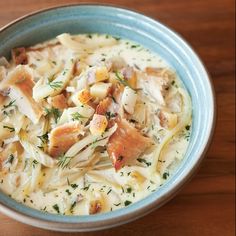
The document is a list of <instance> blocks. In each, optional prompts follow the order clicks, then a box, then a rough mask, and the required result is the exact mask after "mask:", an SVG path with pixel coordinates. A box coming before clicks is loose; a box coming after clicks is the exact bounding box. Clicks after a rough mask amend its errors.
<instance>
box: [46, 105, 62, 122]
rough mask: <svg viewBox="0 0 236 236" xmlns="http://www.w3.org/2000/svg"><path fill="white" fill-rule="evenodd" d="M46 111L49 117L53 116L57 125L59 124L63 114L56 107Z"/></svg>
mask: <svg viewBox="0 0 236 236" xmlns="http://www.w3.org/2000/svg"><path fill="white" fill-rule="evenodd" d="M45 111H46V114H47V115H49V116H53V118H54V120H55V123H57V121H58V119H59V118H60V117H61V112H60V111H59V109H57V108H55V107H52V108H45Z"/></svg>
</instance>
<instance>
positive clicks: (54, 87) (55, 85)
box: [47, 81, 63, 90]
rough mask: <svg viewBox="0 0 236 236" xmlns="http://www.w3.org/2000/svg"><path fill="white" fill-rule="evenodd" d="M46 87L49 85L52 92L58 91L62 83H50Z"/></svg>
mask: <svg viewBox="0 0 236 236" xmlns="http://www.w3.org/2000/svg"><path fill="white" fill-rule="evenodd" d="M47 85H49V86H50V87H51V88H52V89H54V90H58V89H60V88H62V85H63V82H62V81H52V82H48V83H47Z"/></svg>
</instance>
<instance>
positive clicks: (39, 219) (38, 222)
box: [0, 4, 215, 232]
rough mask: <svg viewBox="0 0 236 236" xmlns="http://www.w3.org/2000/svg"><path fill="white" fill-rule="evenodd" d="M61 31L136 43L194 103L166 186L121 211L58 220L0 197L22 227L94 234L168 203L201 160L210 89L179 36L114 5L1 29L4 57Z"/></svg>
mask: <svg viewBox="0 0 236 236" xmlns="http://www.w3.org/2000/svg"><path fill="white" fill-rule="evenodd" d="M63 32H68V33H71V34H78V33H105V34H111V35H114V36H119V37H122V38H127V39H130V40H133V41H136V42H137V43H140V44H142V45H143V46H145V47H147V48H149V49H150V50H151V51H153V52H155V53H158V54H159V55H160V56H161V57H163V58H164V59H165V60H166V61H167V62H168V63H169V64H170V65H171V66H172V67H173V68H174V69H175V70H176V72H177V74H178V75H179V77H180V78H181V80H182V81H183V83H184V85H185V87H186V88H187V90H188V92H189V93H190V95H191V98H192V107H193V126H192V134H191V138H190V145H189V147H188V150H187V153H186V155H185V158H184V159H183V161H182V163H181V164H180V166H179V168H178V169H177V171H176V172H175V173H174V175H173V176H172V178H170V179H169V180H168V181H167V183H166V184H164V185H163V186H162V187H161V188H160V189H159V190H158V191H156V192H154V193H152V194H150V195H149V196H148V197H146V198H145V199H143V200H141V201H139V202H137V203H134V204H132V205H130V206H128V207H125V208H123V209H120V210H117V211H114V212H109V213H104V214H98V215H89V216H62V215H54V214H50V213H45V212H41V211H38V210H35V209H32V208H29V207H26V206H24V205H22V204H20V203H17V202H16V201H14V200H13V199H11V198H10V197H8V196H6V195H4V194H3V193H1V192H0V211H1V212H2V213H4V214H6V215H8V216H10V217H12V218H14V219H16V220H19V221H21V222H23V223H27V224H31V225H34V226H37V227H41V228H46V229H51V230H57V231H71V232H72V231H74V232H75V231H76V232H78V231H92V230H98V229H105V228H109V227H113V226H117V225H120V224H124V223H127V222H130V221H132V220H135V219H137V218H139V217H141V216H143V215H145V214H147V213H149V212H150V211H152V210H154V209H156V208H158V207H160V206H162V205H163V204H164V203H166V202H167V201H168V200H170V199H171V198H172V197H173V196H174V195H175V194H176V192H177V191H178V190H179V189H180V188H181V186H182V185H183V184H184V183H185V182H186V181H187V180H188V179H189V178H190V176H191V175H192V174H193V172H194V171H195V170H196V168H197V167H198V165H199V163H200V161H201V160H202V159H203V156H204V154H205V152H206V149H207V147H208V145H209V141H210V138H211V136H212V132H213V128H214V120H215V118H214V117H215V102H214V92H213V87H212V84H211V82H210V79H209V76H208V74H207V72H206V69H205V68H204V66H203V64H202V62H201V61H200V59H199V58H198V56H197V55H196V53H195V52H194V51H193V50H192V49H191V47H190V46H189V45H188V44H187V43H186V42H185V41H184V40H183V39H182V38H181V37H180V36H179V35H177V34H176V33H174V32H173V31H172V30H170V29H169V28H167V27H166V26H164V25H163V24H161V23H159V22H158V21H155V20H153V19H151V18H149V17H146V16H144V15H142V14H139V13H137V12H133V11H130V10H127V9H122V8H118V7H113V6H103V5H87V4H85V5H72V6H63V7H56V8H52V9H46V10H42V11H40V12H36V13H32V14H30V15H27V16H25V17H23V18H20V19H18V20H16V21H14V22H12V23H10V24H9V25H7V26H5V27H3V28H2V29H1V30H0V42H1V43H0V55H1V56H6V57H9V55H10V50H11V48H13V47H17V46H22V45H24V46H29V45H34V44H36V43H39V42H42V41H44V40H47V39H50V38H53V37H55V36H56V35H58V34H61V33H63Z"/></svg>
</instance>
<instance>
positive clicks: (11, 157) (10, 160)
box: [6, 154, 15, 164]
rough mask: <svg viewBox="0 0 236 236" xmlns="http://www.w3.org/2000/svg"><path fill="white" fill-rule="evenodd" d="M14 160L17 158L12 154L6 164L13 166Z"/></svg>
mask: <svg viewBox="0 0 236 236" xmlns="http://www.w3.org/2000/svg"><path fill="white" fill-rule="evenodd" d="M14 158H15V157H14V156H13V154H11V155H10V156H9V157H8V159H7V161H6V164H7V163H10V164H12V162H13V160H14Z"/></svg>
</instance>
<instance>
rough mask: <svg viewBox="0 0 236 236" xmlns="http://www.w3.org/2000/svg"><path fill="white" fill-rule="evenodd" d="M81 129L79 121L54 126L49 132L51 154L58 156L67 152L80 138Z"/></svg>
mask: <svg viewBox="0 0 236 236" xmlns="http://www.w3.org/2000/svg"><path fill="white" fill-rule="evenodd" d="M81 131H82V130H81V126H80V125H79V124H78V123H77V122H72V123H69V124H63V125H60V126H58V127H56V128H54V129H53V130H52V131H51V133H50V134H49V150H48V151H49V154H50V155H51V156H52V157H58V156H59V155H61V154H63V153H65V152H66V151H67V150H68V149H69V148H70V147H71V146H72V145H73V144H75V143H76V142H77V141H78V140H79V135H80V134H81Z"/></svg>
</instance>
